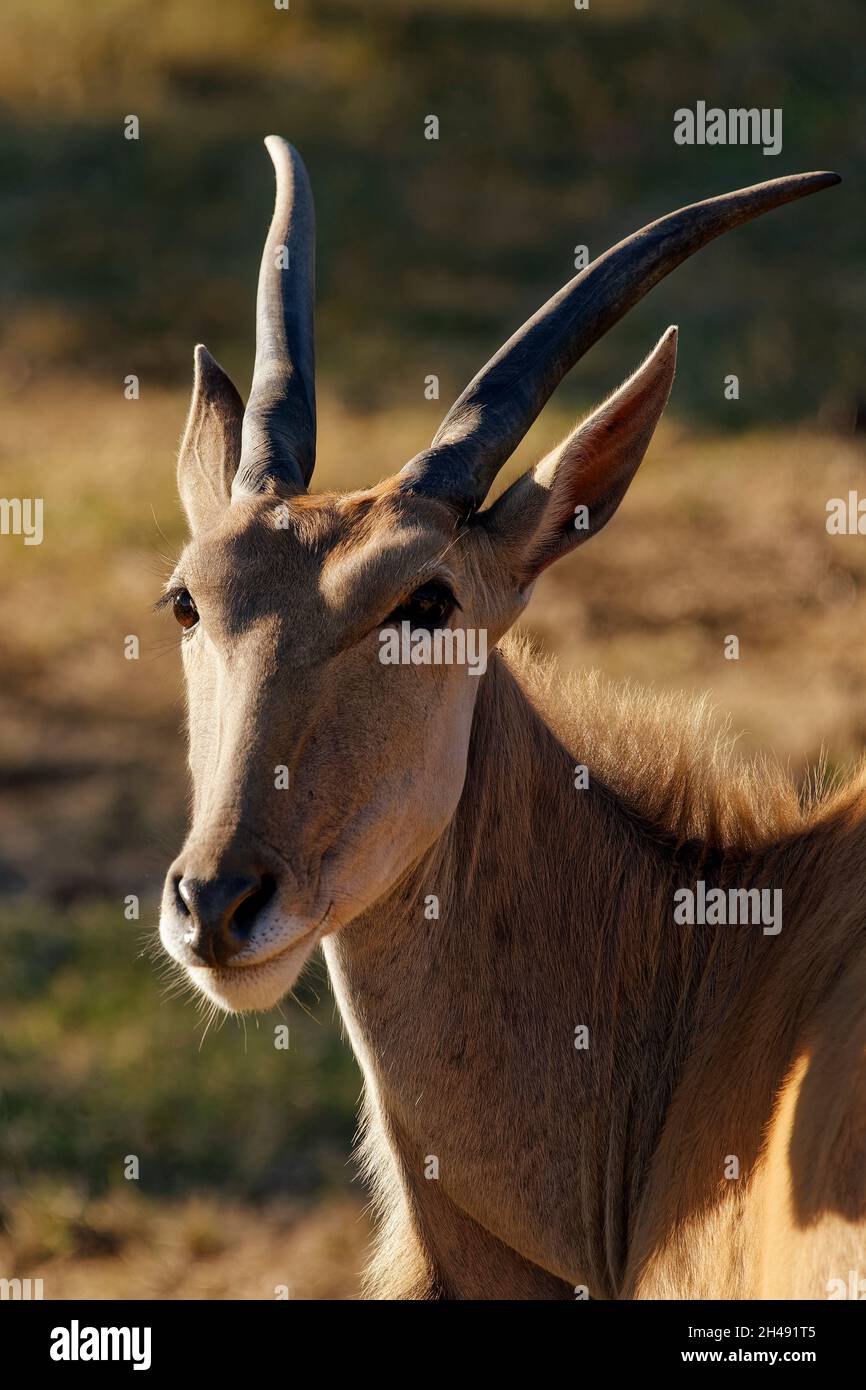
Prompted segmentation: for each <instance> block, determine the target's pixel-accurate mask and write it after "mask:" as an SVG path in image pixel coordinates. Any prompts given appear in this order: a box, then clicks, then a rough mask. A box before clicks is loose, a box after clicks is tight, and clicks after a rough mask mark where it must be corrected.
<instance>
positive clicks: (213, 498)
mask: <svg viewBox="0 0 866 1390" xmlns="http://www.w3.org/2000/svg"><path fill="white" fill-rule="evenodd" d="M243 418H244V404H243V401H242V400H241V398H240V396H239V395H238V393H237V391H236V390H235V387H234V385H233V384H232V381H231V378H230V377H229V376H228V374H227V373H226V372H224V371H223V369H222V367H221V366H220V365H219V363H218V362H216V361H214V359H213V358H212V357H211V355H210V353H209V352H208V350H207V348H206V347H203V346H202V345H201V343H199V345H198V347H197V348H196V350H195V377H194V380H193V387H192V404H191V405H190V410H189V418H188V420H187V422H186V430H185V432H184V436H183V443H182V444H181V446H180V454H179V456H178V461H177V486H178V491H179V492H180V500H181V501H182V503H183V507H184V511H185V512H186V515H187V519H188V520H189V524H190V529H191V530H192V531H200V530H203V529H205V528H206V527H208V526H212V525H213V524H214V522H215V521H216V520H218V518H219V516H220V515H221V514H222V512H223V511H224V510H225V508H226V507H227V506H228V504H229V499H230V497H231V487H232V479H233V478H234V476H235V473H236V472H237V468H238V460H239V459H240V454H241V425H242V424H243Z"/></svg>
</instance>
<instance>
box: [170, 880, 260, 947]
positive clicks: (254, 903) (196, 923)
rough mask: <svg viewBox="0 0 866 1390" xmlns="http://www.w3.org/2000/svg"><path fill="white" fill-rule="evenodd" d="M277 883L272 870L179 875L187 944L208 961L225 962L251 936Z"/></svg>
mask: <svg viewBox="0 0 866 1390" xmlns="http://www.w3.org/2000/svg"><path fill="white" fill-rule="evenodd" d="M276 886H277V885H276V881H275V880H274V879H273V878H272V877H271V875H270V874H221V875H218V876H217V877H216V878H192V877H184V878H178V879H177V880H176V881H175V897H176V900H177V908H178V911H179V912H180V914H181V916H183V917H186V918H187V919H188V930H187V932H186V935H185V936H184V942H185V944H186V945H187V946H188V947H189V949H190V950H191V951H192V953H193V954H194V955H196V956H198V958H199V960H201V961H202V962H203V963H204V964H205V965H210V966H214V965H226V964H227V963H228V962H229V961H230V960H231V958H232V956H235V955H237V953H238V951H240V950H241V948H242V947H243V946H244V945H245V944H246V942H247V941H248V940H249V937H250V933H251V932H252V929H253V923H254V922H255V918H256V914H257V913H258V912H260V911H261V909H262V908H263V907H264V905H265V903H267V902H268V901H269V900H270V899H271V898H272V897H273V895H274V892H275V891H276Z"/></svg>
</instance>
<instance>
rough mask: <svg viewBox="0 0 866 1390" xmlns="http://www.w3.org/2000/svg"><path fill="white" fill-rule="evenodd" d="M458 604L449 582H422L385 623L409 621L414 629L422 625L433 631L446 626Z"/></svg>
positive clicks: (386, 624)
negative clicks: (448, 584)
mask: <svg viewBox="0 0 866 1390" xmlns="http://www.w3.org/2000/svg"><path fill="white" fill-rule="evenodd" d="M457 606H458V604H457V600H456V599H455V597H454V595H453V594H452V592H451V590H450V589H449V588H448V586H447V584H439V583H436V582H433V583H430V584H422V585H421V587H420V589H416V590H415V592H414V594H413V595H412V597H411V598H409V599H407V600H406V602H405V603H403V604H401V605H400V607H399V608H395V609H394V612H393V613H391V614H390V615H389V616H388V618H386V620H385V624H384V625H385V626H388V625H389V624H391V623H409V624H411V626H412V628H413V629H415V628H419V627H420V628H426V629H427V631H428V632H432V631H433V630H434V629H435V628H437V627H445V625H446V623H447V622H448V619H449V618H450V617H451V614H452V613H453V612H454V609H455V608H456V607H457Z"/></svg>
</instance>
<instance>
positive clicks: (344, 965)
mask: <svg viewBox="0 0 866 1390" xmlns="http://www.w3.org/2000/svg"><path fill="white" fill-rule="evenodd" d="M674 348H675V338H674V335H673V334H671V333H668V334H666V335H665V337H664V338H663V339H662V340H661V342H660V344H659V345H658V347H657V348H656V350H655V352H654V353H653V354H651V356H650V357H649V358H648V359H647V361H646V362H645V363H644V364H643V365H642V367H641V368H640V369H639V370H638V372H637V373H636V374H635V375H634V376H633V377H632V378H630V379H629V381H628V382H627V383H626V385H625V387H623V388H622V389H621V390H620V391H619V392H617V393H616V394H615V396H614V397H612V398H611V400H610V401H609V402H608V403H607V405H606V406H604V407H603V408H602V410H601V411H599V412H596V413H595V415H593V416H591V417H590V418H589V420H588V421H587V422H586V423H585V424H584V425H583V426H581V427H580V428H579V429H578V430H577V431H576V432H575V433H574V434H573V435H572V436H571V437H570V438H569V439H568V440H566V441H565V442H564V444H563V445H562V446H560V448H559V449H558V450H557V451H555V452H554V454H553V455H551V456H550V458H549V459H547V460H546V461H545V462H544V464H542V465H541V466H540V467H539V468H538V469H536V470H533V471H532V472H530V473H529V474H527V475H525V477H524V478H522V479H519V480H518V481H517V482H516V483H515V484H513V485H512V487H511V488H509V489H508V491H507V492H506V493H505V494H504V495H503V497H502V498H500V499H499V500H498V501H497V502H496V503H495V504H494V505H493V506H492V507H491V508H489V509H487V510H484V511H481V512H480V513H478V514H477V515H475V516H473V517H472V518H470V519H469V520H461V521H458V519H457V517H456V516H455V514H454V511H453V510H452V509H451V508H449V507H448V506H446V505H444V504H442V503H441V502H439V501H436V500H431V499H429V498H426V497H423V496H414V495H412V494H411V493H409V494H407V493H406V492H405V491H404V490H403V489H401V488H400V486H399V485H398V483H396V482H394V481H393V480H392V481H390V482H388V483H385V484H382V485H380V486H379V487H377V488H374V489H371V490H370V491H368V492H364V493H356V494H352V495H351V496H348V497H340V496H338V495H328V496H325V497H318V498H308V497H305V496H299V495H297V494H293V493H292V492H291V491H288V492H286V493H285V495H284V494H283V490H281V488H280V487H279V486H278V485H275V484H274V485H270V486H269V487H268V488H266V489H264V490H263V491H261V492H259V493H256V494H249V495H243V496H241V497H234V498H233V499H232V500H229V496H228V493H227V487H226V479H227V478H229V477H230V470H226V469H225V468H224V467H223V466H222V464H220V466H219V467H218V468H217V469H216V470H215V472H214V473H213V474H211V475H206V470H205V469H204V464H203V450H204V447H205V446H204V443H203V442H202V441H204V440H206V439H208V438H210V439H211V440H212V441H216V444H215V445H214V447H217V448H219V447H222V445H221V443H220V441H221V440H224V439H226V438H232V437H234V436H233V435H232V429H233V428H234V426H232V428H229V426H230V425H231V424H232V420H234V421H235V423H236V411H237V404H236V402H235V401H234V398H233V397H231V396H230V395H227V393H226V392H225V391H224V390H222V388H220V384H219V379H218V378H217V381H216V385H215V386H213V388H212V390H211V394H210V396H209V398H208V403H207V406H208V408H207V410H203V411H201V412H199V414H194V415H193V425H194V429H193V434H194V437H195V440H196V450H195V451H194V452H193V453H192V455H191V456H189V457H187V458H186V459H184V457H182V461H181V472H182V493H183V497H184V502H185V505H186V508H187V512H188V514H189V516H190V520H191V524H192V528H193V538H192V541H191V543H190V545H189V546H188V548H187V550H186V551H185V553H184V555H183V556H182V558H181V560H180V562H179V565H178V569H177V572H176V575H175V578H174V580H173V586H174V588H175V590H176V589H177V587H178V586H179V585H182V586H185V588H186V589H188V591H189V593H190V594H191V595H192V596H193V598H194V599H195V603H196V605H197V608H198V612H199V621H198V623H197V625H196V626H195V627H193V628H192V629H191V630H190V631H189V632H188V633H187V635H186V636H184V638H183V643H182V645H183V653H184V665H185V670H186V675H187V682H188V689H189V726H190V762H191V768H192V773H193V783H194V803H193V816H192V825H191V828H190V833H189V836H188V838H187V842H186V844H185V845H184V847H183V850H182V851H181V854H180V855H179V856H178V859H177V860H176V861H175V864H174V865H172V867H171V869H170V871H169V874H168V877H167V880H166V887H165V894H164V900H163V912H162V920H161V932H162V938H163V941H164V943H165V945H166V948H167V950H168V951H169V952H170V953H171V954H172V956H173V957H174V958H175V959H176V960H178V961H180V962H181V963H183V964H184V966H185V967H186V968H187V970H188V971H189V974H190V977H191V978H192V979H194V980H195V982H196V984H198V985H199V986H200V988H201V989H202V990H203V991H204V992H205V993H206V994H208V995H209V996H210V997H211V998H212V999H215V1000H217V1001H218V1002H219V1003H220V1004H221V1005H223V1006H224V1007H226V1008H231V1009H247V1008H267V1007H270V1006H271V1005H272V1004H274V1003H275V1002H276V1001H277V1000H278V999H280V998H281V997H282V996H283V995H284V994H285V993H286V992H287V990H289V989H290V988H291V985H292V984H293V982H294V980H295V979H296V978H297V975H298V972H299V971H300V969H301V968H302V966H303V964H304V962H305V961H306V960H307V959H308V958H309V955H310V953H311V952H312V950H313V949H314V947H315V945H316V944H317V943H318V942H319V941H321V942H322V943H323V948H324V951H325V955H326V958H327V961H328V966H329V970H330V974H331V978H332V981H333V985H334V989H335V992H336V996H337V999H338V1002H339V1005H340V1010H341V1013H342V1016H343V1019H344V1022H345V1025H346V1029H347V1031H348V1034H349V1038H350V1040H351V1043H352V1046H353V1048H354V1050H355V1053H356V1055H357V1057H358V1060H359V1063H360V1066H361V1068H362V1070H363V1073H364V1079H365V1094H366V1099H365V1111H364V1121H363V1129H364V1138H363V1144H362V1151H361V1153H362V1164H363V1168H364V1171H365V1173H366V1174H367V1177H368V1179H369V1180H370V1182H371V1184H372V1187H373V1191H374V1200H375V1203H376V1207H377V1210H378V1213H379V1217H380V1229H381V1237H380V1242H379V1246H378V1250H377V1252H376V1254H375V1255H374V1258H373V1260H372V1263H371V1266H370V1270H369V1273H368V1290H369V1292H370V1294H371V1295H372V1296H375V1297H379V1298H413V1299H422V1298H455V1299H493V1298H512V1299H541V1298H572V1297H574V1296H575V1294H574V1291H575V1288H580V1289H586V1290H587V1291H588V1292H589V1294H590V1295H591V1296H592V1297H594V1298H647V1297H662V1298H668V1297H689V1298H697V1297H720V1298H761V1297H767V1296H775V1297H809V1298H822V1297H826V1296H827V1294H828V1289H829V1288H830V1287H831V1286H832V1281H834V1280H843V1281H844V1280H846V1279H847V1278H848V1276H849V1273H850V1271H856V1270H858V1269H859V1270H860V1271H861V1273H862V1277H864V1278H866V1242H864V1229H866V1106H864V1100H866V1070H864V1066H866V1007H864V1002H863V1001H864V988H866V950H864V947H866V913H864V909H863V905H862V901H861V899H862V897H863V892H864V888H866V824H864V813H866V780H864V776H863V773H862V772H859V773H858V774H857V775H856V776H855V777H853V778H852V779H851V780H850V781H849V782H847V783H846V784H844V785H841V786H839V787H835V788H834V787H827V788H823V789H822V788H820V787H817V788H816V789H815V790H813V792H811V793H810V794H809V795H808V796H805V797H804V796H800V795H798V792H797V790H796V789H795V788H794V787H793V786H792V785H791V784H790V782H789V781H788V780H787V778H786V777H785V776H784V775H783V774H782V772H781V771H780V770H779V769H778V768H776V767H775V766H773V765H772V764H771V763H769V762H756V763H745V762H741V761H740V760H739V759H738V758H737V757H736V755H735V752H734V750H733V748H732V746H731V743H730V741H729V740H728V739H727V738H726V737H725V736H724V734H723V733H720V732H718V731H717V730H716V728H715V726H714V724H713V722H712V720H711V719H710V718H709V717H708V716H707V713H706V711H705V710H704V709H703V708H702V707H700V706H698V707H694V706H691V705H689V704H688V703H687V702H685V701H682V700H677V699H663V698H661V697H659V696H658V695H656V694H653V695H647V694H642V693H640V692H636V691H628V690H626V691H623V690H617V689H612V688H609V687H607V686H606V685H605V684H604V683H603V682H602V681H601V680H599V679H598V678H596V677H593V676H589V677H585V678H583V679H581V680H578V681H575V682H571V683H569V684H567V685H562V684H560V683H559V681H558V679H557V677H556V676H555V674H554V673H553V671H552V668H551V667H550V666H548V665H546V664H544V663H541V662H538V661H537V660H535V659H534V658H532V656H531V654H530V653H529V652H528V650H527V649H526V648H525V646H522V645H521V644H520V643H519V642H516V641H515V640H513V639H512V638H510V637H508V636H506V634H507V632H508V629H509V628H510V627H511V625H512V624H513V623H514V622H515V620H516V619H517V617H518V616H519V614H520V613H521V611H522V610H523V608H524V607H525V605H526V603H527V601H528V599H529V596H530V592H531V587H532V583H533V581H534V578H535V575H536V574H537V573H538V572H539V571H540V570H541V569H543V568H544V566H545V565H546V564H548V563H550V561H551V560H553V559H555V558H556V557H557V556H558V555H559V554H561V553H564V551H566V550H568V549H570V548H571V547H572V546H574V545H576V544H579V543H580V542H581V541H582V540H584V539H586V538H587V536H589V535H592V534H594V533H595V532H596V531H598V530H600V529H601V527H602V526H603V525H604V524H605V522H606V521H607V519H608V518H609V516H610V515H612V513H613V511H614V510H615V508H616V506H617V504H618V502H619V501H620V499H621V497H622V496H623V494H624V492H625V490H626V488H627V486H628V484H629V482H630V480H631V478H632V476H633V474H634V472H635V469H636V468H637V466H638V464H639V462H640V459H641V458H642V456H643V452H644V450H645V448H646V446H647V443H648V441H649V438H650V436H651V433H652V429H653V427H654V425H655V423H656V421H657V419H658V416H659V414H660V413H661V410H662V408H663V406H664V403H665V401H666V399H667V395H668V392H669V390H670V383H671V380H672V377H673V365H674ZM204 367H205V368H207V363H205V364H204ZM208 370H211V371H212V374H213V369H210V368H208ZM220 402H222V404H220ZM221 409H226V410H228V411H229V412H234V414H232V415H231V416H230V417H229V419H228V420H227V421H226V420H224V419H223V418H222V416H219V415H218V418H216V419H215V418H214V411H216V412H219V411H220V410H221ZM217 426H219V428H217ZM235 434H236V431H235ZM221 489H222V491H221ZM583 504H585V505H586V506H587V507H588V508H589V516H590V525H589V528H588V529H585V530H584V531H581V532H578V531H577V530H576V529H575V528H574V527H573V525H572V521H571V518H572V517H573V516H574V515H575V506H576V505H583ZM431 579H436V580H438V581H440V582H442V583H447V584H448V585H449V586H450V587H451V589H452V590H453V592H454V594H455V596H456V598H457V600H458V603H459V608H458V609H456V610H455V612H454V613H453V614H452V615H451V616H450V617H449V618H448V620H447V621H448V624H449V625H450V626H451V627H452V628H455V629H456V628H458V627H460V626H463V627H465V628H474V629H483V630H484V631H485V632H486V633H488V634H489V640H490V644H491V647H493V646H494V645H495V644H497V643H498V644H499V649H498V650H495V651H492V655H491V659H490V664H489V667H488V669H487V671H486V673H485V674H483V675H481V676H477V675H473V674H471V673H470V672H469V671H467V669H466V668H465V667H460V666H444V665H441V666H428V667H423V666H414V665H408V666H387V665H384V664H382V663H381V661H380V659H379V653H380V631H381V629H382V627H383V625H385V626H387V622H388V617H389V614H392V613H393V612H394V611H396V610H397V609H399V608H400V606H401V605H402V604H404V603H405V601H406V600H407V599H408V598H409V596H410V595H411V594H412V593H413V591H415V590H416V589H417V588H418V586H419V585H422V584H426V583H428V582H429V581H430V580H431ZM648 582H651V579H648ZM579 764H582V765H586V766H587V767H588V768H589V784H588V786H587V787H586V788H581V789H578V788H577V787H576V786H575V768H576V766H577V765H579ZM279 768H282V769H283V770H285V771H286V772H287V773H288V777H287V780H285V781H284V782H283V784H282V786H280V787H278V786H277V785H276V783H275V778H274V772H275V769H279ZM262 875H266V876H269V878H270V880H271V882H272V883H273V885H274V891H273V895H272V896H271V897H270V898H269V899H268V900H267V903H266V905H264V906H262V907H261V908H260V909H259V908H257V911H256V914H255V917H254V919H253V921H252V925H251V926H250V925H247V926H246V927H245V928H244V929H243V931H241V929H240V928H238V929H237V930H235V928H234V927H233V926H232V925H231V923H232V919H231V918H223V919H221V921H220V923H219V929H220V930H223V929H225V930H226V931H228V932H229V933H233V935H231V945H232V949H233V951H234V954H232V955H231V956H230V958H228V959H223V960H220V961H219V963H218V964H217V963H215V962H214V960H213V959H211V960H206V959H205V957H203V956H202V955H201V954H199V955H196V953H195V949H194V947H190V945H189V940H190V938H189V935H188V929H189V927H190V920H191V919H190V915H189V912H188V911H186V910H185V909H184V905H183V901H182V896H183V895H182V894H181V893H180V885H182V884H183V883H184V882H188V881H192V882H194V883H196V884H199V885H205V886H206V887H208V889H209V890H210V888H211V887H212V886H213V885H214V884H217V885H220V884H222V885H225V884H226V883H228V884H229V885H232V884H234V883H235V882H238V881H240V882H244V883H245V882H248V881H252V882H258V879H259V876H262ZM699 880H703V881H705V882H706V883H707V884H708V885H709V886H722V887H724V888H736V889H744V890H747V889H750V888H753V887H758V886H762V887H767V888H771V889H778V890H781V892H782V895H783V904H784V919H783V925H782V930H781V932H780V933H779V934H777V935H765V934H764V933H763V932H762V930H761V927H760V925H731V926H728V925H725V926H683V925H678V924H677V923H676V921H675V919H674V913H673V906H674V901H675V899H674V894H675V893H676V892H677V891H678V890H680V889H682V888H686V887H692V886H694V885H695V884H696V883H697V882H698V881H699ZM434 901H435V903H436V904H437V911H436V912H435V913H433V912H431V910H430V908H431V903H432V902H434ZM233 910H234V909H233V908H232V911H233ZM226 922H228V926H227V927H226ZM198 925H199V926H200V927H201V933H205V931H206V929H207V930H212V929H213V923H210V925H208V924H207V923H204V924H201V923H199V924H198ZM580 1027H586V1028H588V1029H589V1039H590V1045H589V1047H588V1048H587V1049H583V1048H581V1049H578V1048H576V1047H575V1045H574V1044H575V1030H576V1029H578V1028H580ZM733 1159H736V1161H737V1163H738V1165H739V1175H738V1176H731V1175H730V1174H726V1167H728V1168H730V1164H731V1162H732V1160H733Z"/></svg>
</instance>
